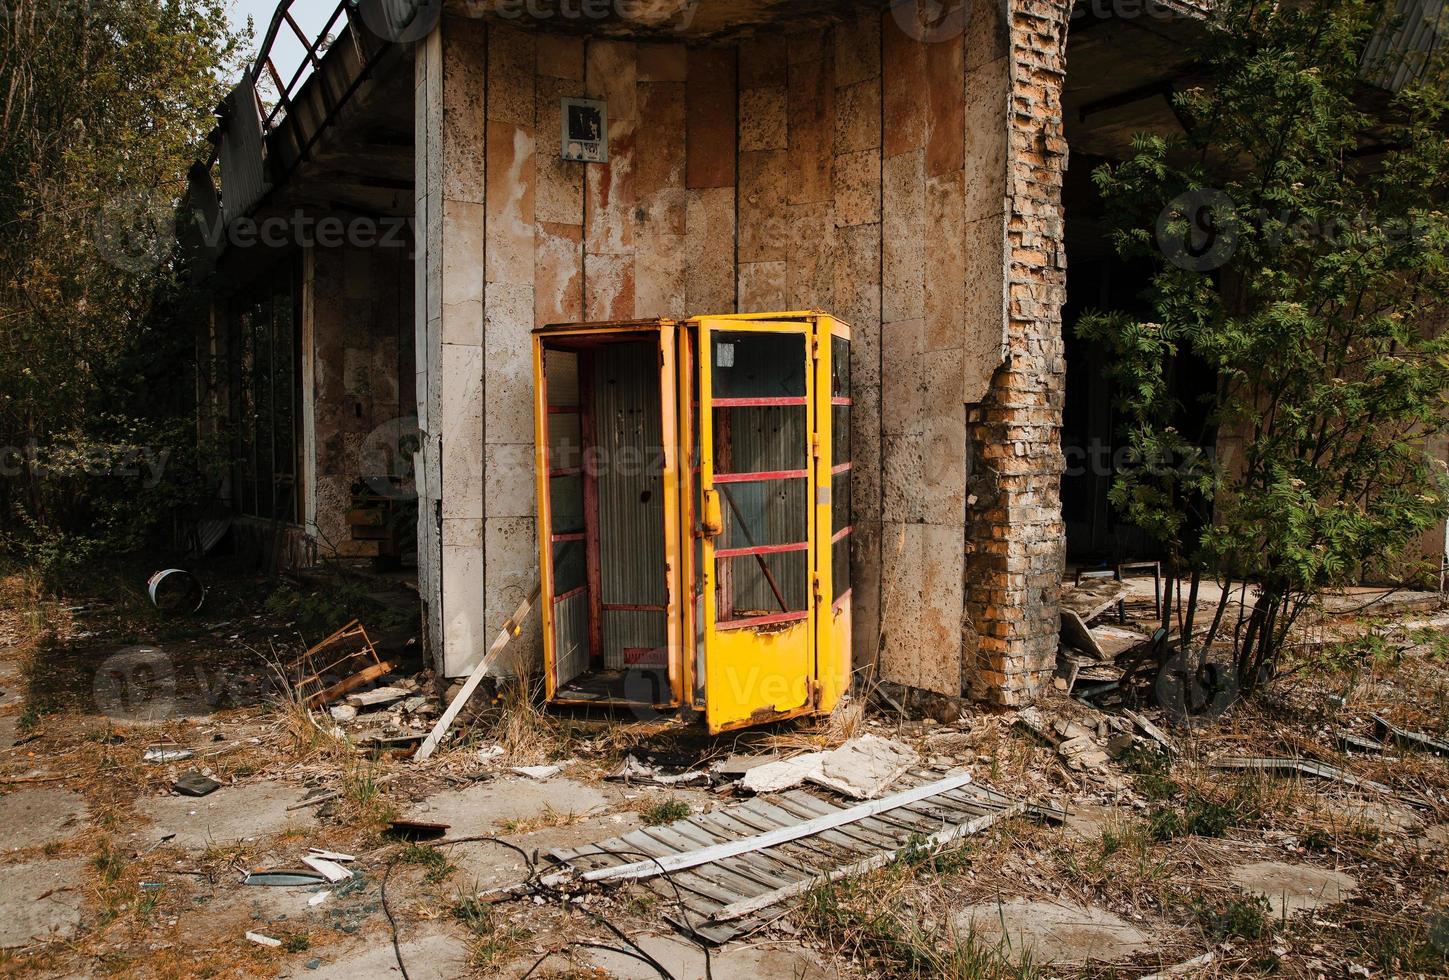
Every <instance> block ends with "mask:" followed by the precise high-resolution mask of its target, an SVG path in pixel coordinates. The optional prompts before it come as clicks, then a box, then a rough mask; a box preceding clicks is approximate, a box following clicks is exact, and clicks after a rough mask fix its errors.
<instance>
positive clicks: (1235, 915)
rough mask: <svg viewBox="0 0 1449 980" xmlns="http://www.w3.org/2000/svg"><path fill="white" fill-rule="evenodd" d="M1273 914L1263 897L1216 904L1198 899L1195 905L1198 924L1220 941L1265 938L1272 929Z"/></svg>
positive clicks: (1231, 899)
mask: <svg viewBox="0 0 1449 980" xmlns="http://www.w3.org/2000/svg"><path fill="white" fill-rule="evenodd" d="M1270 911H1271V906H1270V905H1269V904H1268V900H1267V899H1266V898H1264V897H1263V896H1261V895H1249V896H1246V897H1244V898H1230V899H1228V900H1227V901H1225V902H1216V903H1210V902H1205V901H1202V900H1199V901H1196V902H1194V903H1193V906H1192V913H1193V917H1194V918H1195V919H1197V921H1198V925H1200V926H1202V928H1203V930H1204V931H1206V932H1207V933H1208V934H1209V935H1211V936H1213V937H1215V938H1217V939H1262V938H1263V937H1265V936H1267V935H1269V934H1270V933H1271V932H1272V929H1273V920H1272V917H1271V916H1270V915H1269V912H1270Z"/></svg>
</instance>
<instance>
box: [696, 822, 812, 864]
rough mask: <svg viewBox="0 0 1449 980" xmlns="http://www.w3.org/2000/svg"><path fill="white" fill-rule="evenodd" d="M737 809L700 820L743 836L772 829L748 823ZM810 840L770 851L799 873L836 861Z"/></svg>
mask: <svg viewBox="0 0 1449 980" xmlns="http://www.w3.org/2000/svg"><path fill="white" fill-rule="evenodd" d="M737 810H738V808H736V810H735V811H724V810H720V811H716V812H714V813H709V814H705V815H704V816H703V817H701V818H700V822H701V823H703V822H705V821H708V822H709V823H710V824H711V825H717V826H720V827H721V828H722V829H724V830H727V831H729V832H730V833H733V834H736V835H738V836H741V837H748V836H751V835H753V834H758V833H762V832H763V831H764V830H768V829H770V826H771V825H767V824H765V823H764V822H763V821H760V822H758V826H752V825H750V824H749V823H746V822H745V821H744V820H742V819H740V817H739V814H738V812H737ZM809 840H810V838H808V837H806V838H804V839H803V840H799V841H790V842H789V843H788V844H780V845H777V846H775V847H772V848H770V850H769V853H770V854H771V855H772V856H773V857H775V858H776V859H777V860H778V861H779V862H780V863H782V864H787V865H789V866H790V867H791V868H794V869H797V872H798V874H801V875H804V874H809V873H811V869H814V868H820V867H826V866H828V865H830V864H832V863H834V860H833V858H832V856H831V854H830V852H828V851H826V850H824V849H817V848H813V847H811V846H810V845H809V844H808V843H807V842H808V841H809Z"/></svg>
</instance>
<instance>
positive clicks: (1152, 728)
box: [1122, 708, 1177, 755]
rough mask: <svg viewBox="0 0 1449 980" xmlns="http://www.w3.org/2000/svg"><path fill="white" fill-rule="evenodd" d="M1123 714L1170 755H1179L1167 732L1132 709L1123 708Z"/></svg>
mask: <svg viewBox="0 0 1449 980" xmlns="http://www.w3.org/2000/svg"><path fill="white" fill-rule="evenodd" d="M1122 713H1123V714H1124V715H1126V716H1127V717H1128V718H1130V719H1132V724H1134V725H1136V726H1137V727H1138V728H1140V729H1142V733H1143V734H1144V735H1146V736H1147V737H1148V738H1150V739H1152V740H1153V741H1154V742H1156V743H1157V744H1158V745H1160V746H1162V748H1163V749H1164V750H1165V751H1166V752H1167V754H1168V755H1177V745H1176V744H1175V743H1174V742H1173V741H1172V739H1170V738H1168V737H1167V733H1166V732H1164V731H1163V730H1162V729H1160V728H1158V727H1157V726H1156V725H1154V724H1153V723H1152V722H1150V721H1148V720H1147V719H1146V718H1144V717H1142V716H1141V715H1139V714H1138V713H1137V712H1135V711H1133V710H1132V709H1130V708H1123V709H1122Z"/></svg>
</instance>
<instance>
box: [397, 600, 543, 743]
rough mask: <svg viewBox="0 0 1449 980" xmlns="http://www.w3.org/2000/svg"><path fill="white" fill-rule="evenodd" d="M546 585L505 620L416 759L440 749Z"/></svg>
mask: <svg viewBox="0 0 1449 980" xmlns="http://www.w3.org/2000/svg"><path fill="white" fill-rule="evenodd" d="M542 588H543V587H542V585H541V584H540V585H535V586H534V587H533V591H532V592H530V593H529V595H528V598H527V599H524V600H523V602H521V603H520V604H519V606H518V608H517V609H515V610H514V611H513V615H512V616H510V617H509V618H508V620H507V622H505V623H504V624H503V628H502V629H501V630H499V631H498V635H497V636H496V637H494V638H493V645H492V646H490V647H489V648H488V652H487V653H486V654H484V655H483V659H482V660H480V661H478V666H477V667H474V668H473V673H472V674H470V675H469V676H468V682H467V683H466V684H464V685H463V689H462V690H461V691H459V692H458V696H457V697H455V698H453V703H452V704H450V705H448V710H447V711H444V712H443V717H441V718H439V719H438V723H437V724H436V725H434V726H433V730H432V731H431V732H429V733H428V737H427V738H426V739H424V740H423V744H422V745H419V746H418V751H417V754H416V755H414V756H413V761H414V762H422V761H423V760H424V759H426V758H427V757H428V756H430V755H432V754H433V753H434V752H435V751H436V750H437V748H438V743H439V742H441V741H442V740H443V736H444V735H446V734H447V733H448V729H449V728H451V727H452V725H453V721H454V719H456V718H457V717H458V712H460V711H462V710H463V705H465V704H467V703H468V699H469V698H471V697H472V696H473V692H474V691H476V690H477V689H478V685H479V684H480V683H482V681H483V678H484V676H485V675H487V673H488V668H489V667H491V666H492V665H493V661H494V659H495V658H497V656H498V655H499V654H500V653H502V652H503V648H504V647H506V646H508V641H509V640H511V639H513V638H514V637H515V636H517V635H518V634H519V633H521V632H523V620H524V618H525V617H527V616H528V612H529V610H530V609H532V608H533V604H534V603H535V602H537V601H538V594H539V592H540V590H541V589H542ZM384 673H386V671H384Z"/></svg>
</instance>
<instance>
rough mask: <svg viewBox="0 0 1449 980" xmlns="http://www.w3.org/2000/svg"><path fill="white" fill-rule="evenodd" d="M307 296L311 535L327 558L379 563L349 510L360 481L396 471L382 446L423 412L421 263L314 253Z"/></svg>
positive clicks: (394, 252)
mask: <svg viewBox="0 0 1449 980" xmlns="http://www.w3.org/2000/svg"><path fill="white" fill-rule="evenodd" d="M302 289H303V293H302V319H303V325H302V331H303V333H302V343H303V355H302V358H303V367H302V370H303V406H302V411H303V418H304V426H303V429H304V432H305V443H306V445H305V446H304V451H303V463H304V465H305V466H306V470H307V471H306V473H305V474H304V478H303V481H302V486H303V488H304V490H303V492H304V494H305V500H304V503H303V509H304V513H305V515H306V529H307V532H308V534H310V535H311V536H312V537H313V538H314V539H315V540H316V542H317V553H318V555H319V556H322V557H337V556H340V557H366V556H373V555H376V554H377V542H375V541H353V540H351V533H350V529H349V527H348V525H347V511H348V509H349V507H350V504H351V495H352V485H353V484H354V483H356V482H357V480H358V479H359V478H360V477H366V476H386V475H387V474H388V473H389V472H390V468H389V467H388V466H387V465H386V462H385V461H384V460H383V459H382V458H381V457H380V456H379V454H378V453H377V452H376V451H375V450H376V447H375V446H374V445H373V443H375V442H376V441H377V439H378V438H385V437H386V431H390V429H389V426H388V423H392V422H395V421H396V420H398V419H399V418H401V417H405V416H411V415H412V414H413V411H414V402H415V397H416V396H415V394H414V391H413V387H414V384H415V378H414V373H413V336H412V315H413V282H412V261H411V255H410V253H409V250H408V249H407V248H406V246H405V243H399V245H398V246H397V247H395V248H383V247H369V248H358V247H356V246H343V247H337V248H321V247H312V248H308V249H307V250H306V253H305V254H304V256H303V274H302ZM385 430H386V431H385ZM370 437H371V438H370ZM393 441H394V442H395V441H396V439H395V438H394V440H393ZM369 450H372V451H369Z"/></svg>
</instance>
